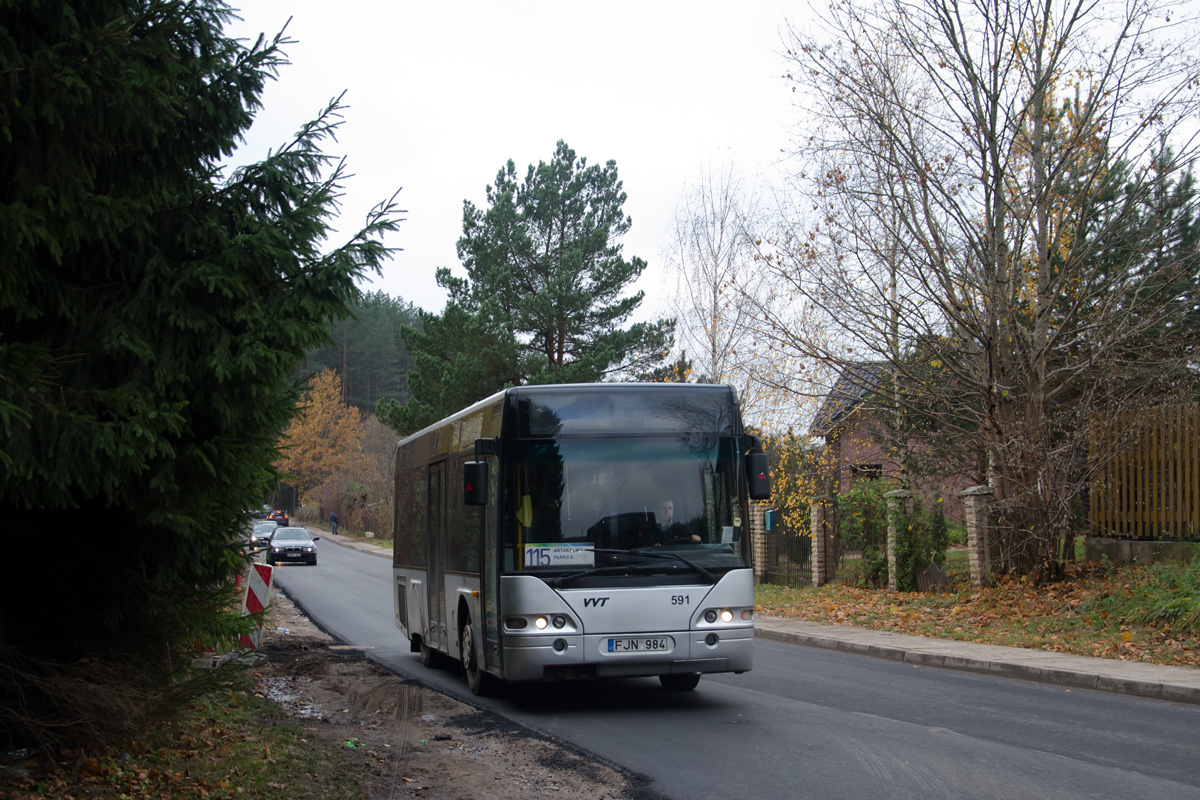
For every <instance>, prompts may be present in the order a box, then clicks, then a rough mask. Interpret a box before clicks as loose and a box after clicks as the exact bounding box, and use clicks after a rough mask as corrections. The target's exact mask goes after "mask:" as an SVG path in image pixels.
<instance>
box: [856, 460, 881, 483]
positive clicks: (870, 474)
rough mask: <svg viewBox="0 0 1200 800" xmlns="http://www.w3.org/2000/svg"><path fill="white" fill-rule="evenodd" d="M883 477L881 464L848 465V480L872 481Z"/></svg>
mask: <svg viewBox="0 0 1200 800" xmlns="http://www.w3.org/2000/svg"><path fill="white" fill-rule="evenodd" d="M882 477H883V464H852V465H850V480H852V481H873V480H875V479H877V478H882Z"/></svg>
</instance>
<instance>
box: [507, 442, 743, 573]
mask: <svg viewBox="0 0 1200 800" xmlns="http://www.w3.org/2000/svg"><path fill="white" fill-rule="evenodd" d="M738 444H739V440H738V438H737V437H733V436H720V437H718V436H712V437H703V436H695V435H689V436H678V437H655V438H647V437H637V438H623V437H604V438H584V437H580V438H571V437H565V438H558V439H554V440H533V441H514V442H509V443H507V444H506V450H505V456H506V457H505V464H506V465H507V466H506V472H505V475H504V477H503V491H504V492H505V493H506V502H505V503H504V506H505V508H507V509H509V511H508V512H507V514H506V518H505V519H504V520H503V523H502V530H503V533H502V536H503V548H504V559H503V569H504V572H505V573H507V574H514V573H523V574H535V575H539V576H541V577H543V578H546V579H547V580H551V581H561V580H564V579H569V578H570V577H572V576H577V575H594V576H597V578H602V579H603V580H605V581H608V582H612V581H614V580H623V579H625V580H628V579H636V578H637V576H639V575H649V574H654V575H657V576H660V577H661V575H662V574H663V573H664V572H666V573H678V574H680V575H681V576H686V579H687V580H692V581H695V582H711V580H714V579H715V577H719V576H720V575H722V574H724V573H725V572H728V571H729V570H731V569H738V568H744V567H746V566H747V564H748V559H749V543H748V542H747V541H746V538H747V537H748V535H749V534H748V527H747V525H748V521H747V520H743V519H741V514H740V511H739V510H738V509H739V508H740V504H739V500H740V498H739V497H738V496H737V487H738V486H739V472H738V470H739V469H740V464H741V460H740V458H739V447H738Z"/></svg>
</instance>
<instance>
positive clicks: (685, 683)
mask: <svg viewBox="0 0 1200 800" xmlns="http://www.w3.org/2000/svg"><path fill="white" fill-rule="evenodd" d="M658 680H659V683H661V684H662V687H663V688H664V689H666V690H667V691H668V692H690V691H691V690H692V689H695V688H696V686H697V685H698V684H699V683H700V673H699V672H690V673H685V674H682V675H659V676H658Z"/></svg>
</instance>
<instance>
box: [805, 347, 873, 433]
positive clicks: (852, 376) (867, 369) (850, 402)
mask: <svg viewBox="0 0 1200 800" xmlns="http://www.w3.org/2000/svg"><path fill="white" fill-rule="evenodd" d="M886 374H887V363H886V362H883V361H859V362H856V363H853V364H848V365H846V367H845V368H843V369H842V374H841V375H839V376H838V379H837V383H835V384H834V385H833V388H832V389H830V390H829V394H827V395H826V396H825V401H824V402H823V403H821V408H820V410H819V411H817V415H816V416H815V417H813V421H812V425H811V426H810V427H809V432H810V433H812V434H813V435H815V436H825V435H827V434H828V433H829V432H830V431H831V430H832V429H833V428H834V427H835V426H836V425H837V423H838V421H839V420H841V419H842V418H844V417H845V416H846V415H847V414H849V413H850V412H851V411H853V410H854V409H855V407H856V406H858V405H860V404H861V403H862V402H863V400H864V399H865V398H866V397H867V395H869V394H871V393H872V392H874V391H876V389H878V388H879V385H880V383H882V382H883V378H884V376H885V375H886Z"/></svg>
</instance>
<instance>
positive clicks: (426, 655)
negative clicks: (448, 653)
mask: <svg viewBox="0 0 1200 800" xmlns="http://www.w3.org/2000/svg"><path fill="white" fill-rule="evenodd" d="M441 655H442V654H441V653H439V652H438V651H437V650H434V649H433V648H432V647H430V646H429V645H428V644H426V643H425V637H424V636H422V637H421V663H422V664H423V665H424V666H426V667H428V668H429V669H437V668H438V667H440V666H441V660H442V659H441Z"/></svg>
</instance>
